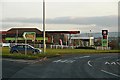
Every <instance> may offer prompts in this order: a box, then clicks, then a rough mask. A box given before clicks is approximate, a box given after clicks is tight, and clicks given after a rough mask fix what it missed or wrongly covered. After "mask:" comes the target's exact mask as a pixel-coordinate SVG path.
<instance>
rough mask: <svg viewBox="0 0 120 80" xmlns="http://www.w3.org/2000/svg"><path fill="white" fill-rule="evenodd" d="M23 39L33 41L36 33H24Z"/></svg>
mask: <svg viewBox="0 0 120 80" xmlns="http://www.w3.org/2000/svg"><path fill="white" fill-rule="evenodd" d="M23 37H24V39H26V40H33V41H35V38H36V33H35V32H24V33H23Z"/></svg>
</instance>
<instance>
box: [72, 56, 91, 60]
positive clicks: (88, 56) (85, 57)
mask: <svg viewBox="0 0 120 80" xmlns="http://www.w3.org/2000/svg"><path fill="white" fill-rule="evenodd" d="M87 57H90V56H82V57H75V58H74V59H82V58H87Z"/></svg>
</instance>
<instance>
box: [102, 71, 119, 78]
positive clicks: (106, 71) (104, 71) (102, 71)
mask: <svg viewBox="0 0 120 80" xmlns="http://www.w3.org/2000/svg"><path fill="white" fill-rule="evenodd" d="M101 71H102V72H104V73H107V74H110V75H113V76H116V77H120V75H117V74H114V73H111V72H108V71H105V70H101Z"/></svg>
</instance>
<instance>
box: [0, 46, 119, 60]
mask: <svg viewBox="0 0 120 80" xmlns="http://www.w3.org/2000/svg"><path fill="white" fill-rule="evenodd" d="M94 53H96V54H97V53H120V50H90V49H89V50H88V49H87V50H86V49H46V53H41V54H36V55H32V54H28V55H25V54H20V53H18V54H10V53H9V48H8V47H3V48H2V54H0V55H1V56H2V57H3V58H14V59H39V58H44V57H47V58H50V57H57V56H60V55H64V54H94Z"/></svg>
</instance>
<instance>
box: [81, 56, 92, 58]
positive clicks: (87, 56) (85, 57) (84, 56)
mask: <svg viewBox="0 0 120 80" xmlns="http://www.w3.org/2000/svg"><path fill="white" fill-rule="evenodd" d="M86 57H90V56H83V57H80V58H86Z"/></svg>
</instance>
